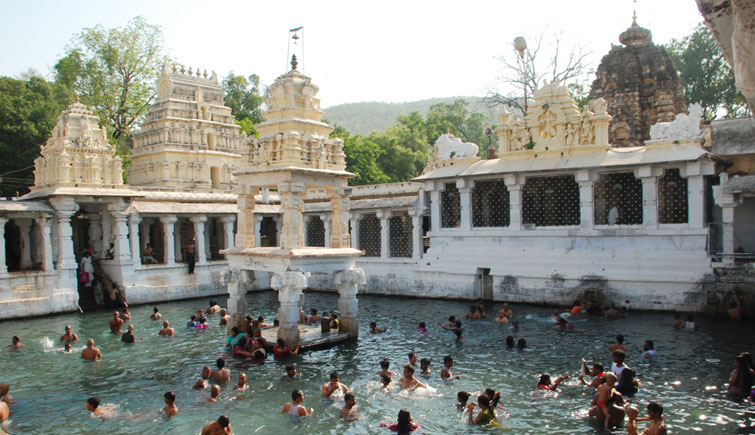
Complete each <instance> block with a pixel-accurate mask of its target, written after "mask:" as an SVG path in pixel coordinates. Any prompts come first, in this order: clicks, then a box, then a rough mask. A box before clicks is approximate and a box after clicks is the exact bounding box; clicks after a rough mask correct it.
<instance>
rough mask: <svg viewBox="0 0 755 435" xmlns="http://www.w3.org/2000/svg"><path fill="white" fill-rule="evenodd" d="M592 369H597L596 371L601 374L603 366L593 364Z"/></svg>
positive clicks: (597, 363)
mask: <svg viewBox="0 0 755 435" xmlns="http://www.w3.org/2000/svg"><path fill="white" fill-rule="evenodd" d="M592 368H593V369H598V370H600V371H601V372H602V371H603V364H601V363H599V362H596V363H593V364H592Z"/></svg>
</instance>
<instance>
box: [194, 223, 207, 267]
mask: <svg viewBox="0 0 755 435" xmlns="http://www.w3.org/2000/svg"><path fill="white" fill-rule="evenodd" d="M191 222H192V223H193V224H194V241H195V247H194V253H195V254H196V256H197V264H205V263H207V253H206V252H205V242H206V240H205V237H204V224H205V222H207V217H206V216H192V217H191Z"/></svg>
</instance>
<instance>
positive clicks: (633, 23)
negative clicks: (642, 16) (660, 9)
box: [632, 0, 637, 26]
mask: <svg viewBox="0 0 755 435" xmlns="http://www.w3.org/2000/svg"><path fill="white" fill-rule="evenodd" d="M632 25H633V26H636V25H637V0H634V9H633V10H632Z"/></svg>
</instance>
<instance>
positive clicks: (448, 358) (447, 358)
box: [443, 355, 454, 364]
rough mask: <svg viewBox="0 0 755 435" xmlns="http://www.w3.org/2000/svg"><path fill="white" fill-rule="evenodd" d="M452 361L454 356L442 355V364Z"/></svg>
mask: <svg viewBox="0 0 755 435" xmlns="http://www.w3.org/2000/svg"><path fill="white" fill-rule="evenodd" d="M452 362H454V357H452V356H451V355H446V356H444V357H443V364H448V363H452Z"/></svg>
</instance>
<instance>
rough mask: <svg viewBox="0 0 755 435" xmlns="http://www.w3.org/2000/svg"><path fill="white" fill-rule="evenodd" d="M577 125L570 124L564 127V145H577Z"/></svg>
mask: <svg viewBox="0 0 755 435" xmlns="http://www.w3.org/2000/svg"><path fill="white" fill-rule="evenodd" d="M577 125H578V124H575V123H573V122H570V123H569V124H567V125H566V145H570V146H571V145H577V143H578V139H579V137H578V130H579V128H578V127H577Z"/></svg>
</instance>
